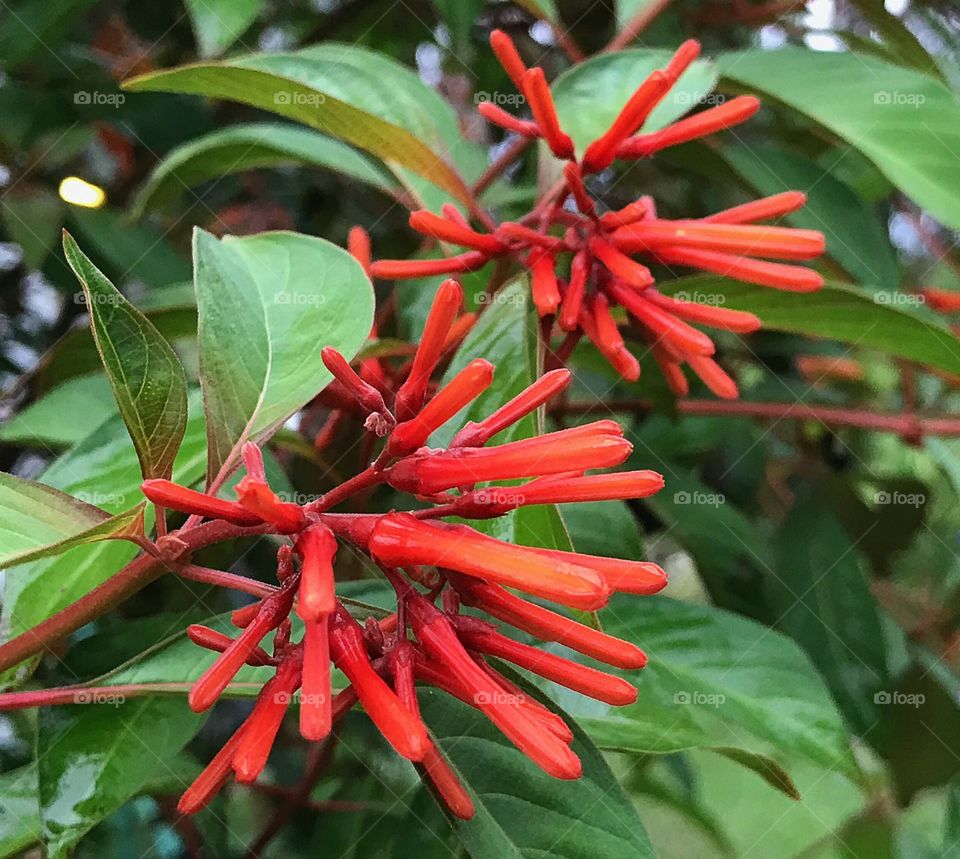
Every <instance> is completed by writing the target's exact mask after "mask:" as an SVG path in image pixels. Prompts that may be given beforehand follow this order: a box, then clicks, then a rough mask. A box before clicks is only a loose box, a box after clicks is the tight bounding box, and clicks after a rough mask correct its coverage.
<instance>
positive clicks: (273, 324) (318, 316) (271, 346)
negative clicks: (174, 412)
mask: <svg viewBox="0 0 960 859" xmlns="http://www.w3.org/2000/svg"><path fill="white" fill-rule="evenodd" d="M194 260H195V281H194V282H195V286H196V290H197V307H198V309H199V313H200V323H199V336H200V375H201V384H202V386H203V393H204V408H205V411H206V414H207V438H208V440H209V451H208V461H207V476H208V480H209V481H214V480H215V479H216V480H217V482H218V483H219V482H222V480H223V478H224V477H225V476H226V475H227V474H228V473H229V472H230V470H231V469H232V467H233V465H234V464H235V463H236V457H237V455H238V453H239V449H240V446H241V445H242V444H243V443H244V442H245V441H247V440H258V439H263V438H265V437H267V436H269V435H270V434H271V433H272V432H273V431H274V430H276V429H277V427H279V426H280V425H281V424H282V423H283V422H284V421H285V420H287V418H289V417H290V416H291V415H292V414H293V413H294V412H296V411H297V409H299V408H301V407H302V406H303V405H304V404H306V403H307V402H309V401H310V400H311V399H312V398H313V397H314V396H315V395H316V394H317V393H318V392H319V391H321V390H322V389H323V388H324V387H325V386H326V384H327V383H328V382H329V381H330V379H331V378H332V377H331V375H330V373H329V371H328V370H327V369H326V368H325V367H324V366H323V362H322V361H321V360H320V350H321V349H322V348H323V347H324V346H334V347H335V348H337V349H339V350H340V352H342V353H343V354H344V355H345V356H346V357H347V358H348V359H350V358H352V357H353V356H354V355H355V354H356V353H357V351H358V350H359V349H360V347H361V345H362V344H363V342H364V340H365V339H366V337H367V335H368V334H369V333H370V325H371V323H372V321H373V289H372V287H371V285H370V281H369V280H368V279H367V277H366V275H365V274H364V272H363V269H362V268H361V267H360V265H359V263H357V261H356V260H355V259H354V258H353V257H352V256H350V254H348V253H347V252H346V251H345V250H343V249H342V248H339V247H337V246H336V245H333V244H331V243H330V242H327V241H324V240H323V239H317V238H312V237H310V236H304V235H300V234H298V233H262V234H260V235H258V236H251V237H248V238H230V237H228V238H225V239H222V240H220V239H216V238H215V237H214V236H212V235H210V234H209V233H205V232H203V231H202V230H197V231H196V233H195V236H194Z"/></svg>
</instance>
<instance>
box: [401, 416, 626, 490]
mask: <svg viewBox="0 0 960 859" xmlns="http://www.w3.org/2000/svg"><path fill="white" fill-rule="evenodd" d="M632 450H633V445H631V444H630V442H629V441H627V440H626V439H625V438H624V437H623V432H622V430H621V429H620V427H619V425H618V424H616V423H614V422H613V421H595V422H593V423H590V424H584V425H583V426H579V427H571V428H570V429H564V430H558V431H557V432H552V433H546V434H545V435H541V436H535V437H533V438H525V439H522V440H521V441H514V442H508V443H507V444H501V445H497V446H496V447H487V448H455V449H452V450H445V451H419V452H418V453H415V454H413V455H412V456H408V457H406V458H405V459H403V460H401V461H400V462H398V463H397V464H396V465H394V466H392V467H391V469H390V472H389V474H388V476H387V480H388V482H389V483H390V485H391V486H393V487H395V488H396V489H400V490H402V491H405V492H411V493H413V494H416V495H434V494H436V493H437V492H442V491H443V490H444V489H451V488H453V487H454V486H466V485H470V484H474V483H484V482H486V481H488V480H512V479H514V478H518V477H541V476H543V475H546V474H562V473H564V472H567V471H571V470H577V471H585V470H587V469H589V468H610V467H611V466H614V465H619V464H620V463H621V462H623V461H624V460H625V459H626V458H627V457H628V456H629V455H630V453H631V451H632Z"/></svg>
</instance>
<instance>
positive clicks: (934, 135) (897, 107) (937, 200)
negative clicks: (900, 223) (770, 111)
mask: <svg viewBox="0 0 960 859" xmlns="http://www.w3.org/2000/svg"><path fill="white" fill-rule="evenodd" d="M824 59H825V58H824V55H823V54H822V53H818V52H816V51H808V50H804V49H802V48H784V49H781V50H777V51H757V50H753V51H744V52H741V53H732V54H726V55H724V56H721V57H719V58H718V59H717V66H718V68H719V69H720V73H721V74H722V75H723V76H724V77H725V78H726V79H727V80H729V81H731V82H733V83H735V84H737V85H739V86H743V87H746V88H748V89H751V90H756V91H759V92H761V93H765V94H767V95H769V96H772V97H773V98H774V99H776V100H778V101H780V102H783V103H784V104H786V105H787V106H788V107H790V108H793V109H794V110H796V111H799V112H800V113H802V114H804V115H806V116H808V117H809V118H810V119H812V120H814V121H815V122H817V123H819V124H820V125H822V126H824V127H825V128H827V129H829V130H830V131H832V132H833V133H834V134H836V135H837V136H839V137H841V138H843V140H845V141H846V142H847V143H849V144H850V145H851V146H853V147H854V148H856V149H859V150H860V151H861V152H862V153H863V154H864V155H866V156H867V157H868V158H869V159H870V160H871V161H872V162H873V163H874V164H875V165H876V166H877V167H878V168H879V169H880V170H881V171H882V172H883V173H884V175H885V176H886V177H887V178H888V179H890V181H891V182H893V183H894V184H895V185H896V186H897V187H898V188H900V190H902V191H903V192H904V193H905V194H906V195H907V196H909V197H910V198H911V199H913V201H914V202H916V203H917V204H918V205H919V206H921V207H922V208H924V209H926V210H928V211H929V212H930V214H931V215H933V216H934V217H935V218H937V219H938V220H940V221H941V222H943V224H945V225H946V226H949V227H953V228H958V227H960V200H958V199H957V196H956V195H955V194H954V193H953V191H952V189H953V188H954V187H955V186H956V185H957V184H960V162H958V160H957V157H956V152H957V151H958V149H960V103H958V101H957V99H956V97H955V96H954V95H953V94H952V93H951V92H950V91H949V90H948V89H947V88H946V87H945V86H944V85H943V84H941V83H940V82H939V81H937V80H935V79H934V78H931V77H928V76H927V75H923V74H920V73H919V72H916V71H913V70H911V69H906V68H903V67H901V66H896V65H892V64H890V63H886V62H884V61H883V60H880V59H877V58H876V57H868V56H861V55H857V54H843V53H835V54H830V57H829V62H824Z"/></svg>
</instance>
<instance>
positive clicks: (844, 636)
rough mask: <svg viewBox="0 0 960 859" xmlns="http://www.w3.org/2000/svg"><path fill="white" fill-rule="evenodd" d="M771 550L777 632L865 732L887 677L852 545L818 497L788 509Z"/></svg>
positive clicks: (877, 625) (872, 607)
mask: <svg viewBox="0 0 960 859" xmlns="http://www.w3.org/2000/svg"><path fill="white" fill-rule="evenodd" d="M773 544H774V554H775V563H774V565H773V568H772V569H771V570H770V571H768V572H769V576H768V580H767V589H768V592H769V593H770V596H771V601H772V604H773V607H774V610H775V612H776V617H777V624H776V625H777V628H778V629H780V630H782V631H783V632H785V633H786V634H787V635H789V636H790V637H791V638H793V639H794V640H795V641H796V642H797V643H798V644H799V645H800V646H801V647H803V649H804V650H805V651H806V652H807V655H808V656H809V657H810V659H811V660H813V662H814V663H815V664H816V665H817V667H818V668H819V669H820V673H821V674H822V675H823V677H824V679H825V680H826V682H827V684H828V685H829V686H830V689H831V691H832V692H833V695H834V697H835V698H836V699H837V701H838V702H839V703H840V706H841V709H842V710H843V712H844V713H845V714H846V716H847V719H848V721H849V722H850V724H851V725H852V726H853V729H854V730H856V731H857V732H858V733H860V734H867V733H869V731H870V729H871V728H873V727H874V726H875V725H876V724H877V722H878V721H879V720H880V717H881V713H882V711H881V709H880V708H879V706H878V700H877V699H876V697H875V696H876V694H877V693H883V692H886V693H887V694H889V683H888V681H889V674H888V670H887V663H886V648H885V646H884V636H883V630H882V627H881V621H880V614H879V611H878V608H877V603H876V600H875V599H874V598H873V597H872V595H871V594H870V587H869V585H868V583H867V580H866V578H865V576H864V573H863V570H862V569H861V566H860V560H859V555H858V554H857V550H856V548H855V546H854V544H853V542H852V541H851V540H850V538H849V537H848V536H847V534H846V533H845V532H844V530H843V527H842V526H841V525H840V522H839V521H838V519H837V516H836V514H835V513H834V511H833V510H832V509H831V508H830V507H829V506H827V505H825V504H824V493H822V492H820V493H816V494H815V495H811V496H810V497H808V498H806V499H804V500H802V501H801V502H800V503H799V504H797V506H796V507H794V509H793V510H792V511H791V512H790V515H789V516H787V518H786V520H785V521H784V523H783V525H782V527H781V528H780V530H779V531H778V532H777V534H776V535H775V537H774V540H773ZM880 703H882V702H880Z"/></svg>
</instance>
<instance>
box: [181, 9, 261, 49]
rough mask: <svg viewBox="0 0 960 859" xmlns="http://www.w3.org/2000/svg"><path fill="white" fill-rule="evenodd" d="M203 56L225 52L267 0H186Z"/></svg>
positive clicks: (247, 27)
mask: <svg viewBox="0 0 960 859" xmlns="http://www.w3.org/2000/svg"><path fill="white" fill-rule="evenodd" d="M184 2H185V5H186V7H187V12H188V13H189V15H190V23H191V25H192V26H193V32H194V35H195V36H196V38H197V46H198V47H199V49H200V56H201V57H214V56H216V55H218V54H222V53H223V52H224V51H225V50H226V49H227V48H229V47H230V46H231V45H232V44H233V43H234V42H235V41H237V39H238V38H240V36H242V35H243V34H244V32H246V30H247V29H249V27H250V25H251V24H252V23H253V22H254V20H256V17H257V15H259V14H260V10H261V9H262V8H263V3H264V0H184Z"/></svg>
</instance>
